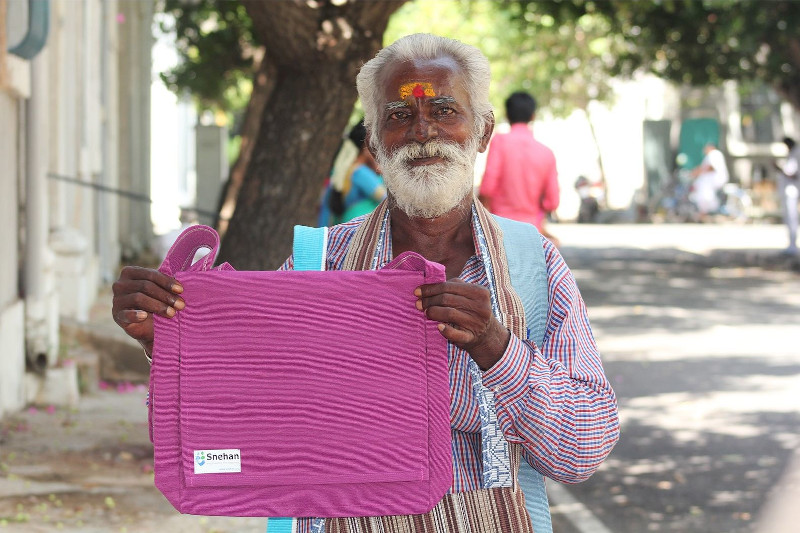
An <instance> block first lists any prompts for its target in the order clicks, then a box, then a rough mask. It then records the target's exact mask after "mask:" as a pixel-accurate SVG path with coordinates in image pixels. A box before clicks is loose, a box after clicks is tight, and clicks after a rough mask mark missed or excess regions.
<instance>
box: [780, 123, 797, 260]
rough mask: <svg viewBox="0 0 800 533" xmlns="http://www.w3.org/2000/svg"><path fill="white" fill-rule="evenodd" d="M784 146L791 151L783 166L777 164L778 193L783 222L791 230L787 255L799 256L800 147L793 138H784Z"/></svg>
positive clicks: (786, 250)
mask: <svg viewBox="0 0 800 533" xmlns="http://www.w3.org/2000/svg"><path fill="white" fill-rule="evenodd" d="M783 144H785V145H786V148H788V149H789V155H788V156H787V157H786V161H785V162H784V163H783V166H780V165H778V164H777V163H776V164H775V167H776V168H777V169H778V191H779V192H780V195H781V206H782V208H783V221H784V223H785V224H786V227H787V228H788V229H789V246H788V248H786V249H785V250H784V252H783V253H784V254H786V255H797V252H798V249H797V225H798V205H797V202H798V197H800V194H799V193H800V146H798V145H797V143H796V142H795V140H794V139H792V138H791V137H784V138H783Z"/></svg>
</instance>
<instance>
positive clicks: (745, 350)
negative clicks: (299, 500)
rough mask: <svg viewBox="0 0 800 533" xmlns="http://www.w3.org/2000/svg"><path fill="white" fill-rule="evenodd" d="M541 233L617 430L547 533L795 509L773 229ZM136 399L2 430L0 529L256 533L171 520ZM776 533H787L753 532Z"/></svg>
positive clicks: (798, 352) (721, 530) (683, 527)
mask: <svg viewBox="0 0 800 533" xmlns="http://www.w3.org/2000/svg"><path fill="white" fill-rule="evenodd" d="M553 231H554V233H556V234H557V235H558V237H560V238H561V240H562V243H563V254H564V256H565V257H566V259H567V261H568V263H569V264H570V265H571V266H572V268H573V271H574V273H575V276H576V278H577V279H578V283H579V285H580V286H581V289H582V291H583V294H584V298H585V300H586V301H587V304H588V306H589V314H590V318H591V320H592V325H593V328H594V330H595V333H596V336H597V339H598V344H599V346H600V349H601V352H602V353H603V356H604V362H605V367H606V370H607V373H608V375H609V377H610V379H611V381H612V384H613V385H614V388H615V390H616V392H617V395H618V397H619V402H620V414H621V419H622V439H621V441H620V443H619V445H618V446H617V447H616V449H615V450H614V451H613V453H612V455H611V457H610V458H609V460H608V461H607V462H606V463H605V464H604V465H603V466H602V467H601V470H600V471H599V472H598V473H597V474H596V475H595V476H594V477H593V478H592V479H590V480H589V481H588V482H586V483H583V484H580V485H577V486H571V487H566V490H567V491H568V492H567V494H568V495H569V496H570V497H571V498H572V499H573V500H574V502H578V503H577V504H576V503H573V502H572V500H569V499H565V498H564V497H563V496H562V497H558V498H556V497H553V498H552V499H553V502H552V503H553V504H554V508H553V510H554V525H555V533H578V532H583V533H589V532H592V533H606V532H607V531H613V532H616V533H641V532H647V531H680V532H684V533H700V532H702V533H738V532H750V531H756V525H755V524H756V522H757V521H758V520H759V519H760V518H761V516H762V514H763V510H764V509H765V507H769V508H772V506H774V508H775V509H776V511H775V513H776V515H777V514H780V513H781V510H782V511H783V512H786V511H787V509H788V512H789V513H792V512H795V513H796V512H797V511H796V508H797V507H800V506H797V505H796V504H795V503H794V502H798V501H800V496H792V495H791V493H790V492H789V491H790V490H796V489H798V488H800V483H798V482H797V479H798V477H800V476H798V475H796V473H797V472H800V460H799V459H795V460H794V463H792V450H793V449H795V448H798V444H800V438H798V434H799V433H800V401H798V398H800V348H798V333H800V328H798V326H800V274H798V271H795V270H792V268H798V267H800V265H798V264H797V263H794V264H792V263H791V262H790V261H787V260H785V259H781V258H779V257H778V256H777V251H778V250H779V249H780V248H781V246H782V245H783V244H784V239H785V236H784V232H783V229H782V228H781V227H780V226H716V225H659V226H650V225H636V226H621V225H613V226H577V225H555V226H554V227H553ZM143 396H144V393H143V391H141V390H137V389H136V388H132V389H123V390H122V391H119V392H117V391H112V390H106V391H100V392H98V393H97V394H96V395H93V396H90V397H85V398H84V399H83V400H82V402H81V405H80V408H79V409H77V410H75V411H69V410H63V409H58V410H55V411H54V412H48V411H47V410H43V409H39V410H37V411H36V412H28V411H25V412H23V413H20V414H19V415H17V416H14V417H9V418H7V419H5V420H3V421H2V423H0V530H8V531H19V532H22V531H24V532H39V531H41V532H47V531H53V530H56V529H58V530H62V531H73V532H77V531H81V532H106V531H120V532H122V531H125V532H128V533H134V532H156V531H158V532H163V531H169V532H172V531H186V532H195V531H200V532H210V531H217V532H239V531H241V532H250V531H253V532H256V531H263V520H258V519H236V518H233V519H226V518H207V517H194V516H181V515H178V514H177V513H176V512H175V511H174V510H173V509H172V508H171V506H170V505H169V504H168V503H167V502H166V501H165V500H164V498H163V497H161V495H160V494H159V493H158V492H157V491H156V490H155V489H154V488H153V486H152V473H151V469H152V448H151V447H150V444H149V442H148V439H147V430H146V425H145V422H146V412H145V410H144V406H143ZM793 465H794V467H793ZM792 483H794V484H795V485H794V486H792ZM776 487H780V488H779V489H777V490H775V492H776V493H777V496H778V497H775V498H773V497H771V496H772V494H771V490H773V489H776ZM554 496H555V494H554ZM780 496H784V497H785V498H788V501H789V503H790V505H789V506H785V505H783V504H784V503H785V501H786V499H782V498H780ZM581 508H585V509H588V511H589V512H591V513H592V516H589V517H588V518H584V519H583V520H581V521H579V522H578V525H577V526H576V525H575V524H573V523H572V522H571V521H570V520H568V519H567V518H568V517H570V518H572V517H576V516H582V517H587V515H586V514H580V511H581ZM589 518H591V519H593V520H594V521H592V520H590V519H589ZM598 521H599V522H598ZM598 523H599V524H600V525H599V527H595V526H597V525H598ZM797 523H800V517H798V518H796V519H795V521H794V522H793V523H792V524H793V525H794V524H797ZM3 528H5V529H3ZM783 531H786V532H787V533H788V531H792V530H790V529H784V530H781V529H779V527H778V526H773V525H768V526H765V527H764V528H762V529H760V530H759V532H758V533H778V532H780V533H783Z"/></svg>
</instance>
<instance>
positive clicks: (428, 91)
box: [112, 34, 619, 533]
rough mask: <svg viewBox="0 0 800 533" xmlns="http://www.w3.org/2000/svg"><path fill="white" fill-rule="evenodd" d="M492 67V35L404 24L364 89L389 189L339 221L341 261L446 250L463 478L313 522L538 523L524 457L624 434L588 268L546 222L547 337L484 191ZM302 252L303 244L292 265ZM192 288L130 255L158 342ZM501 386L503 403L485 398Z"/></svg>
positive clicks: (374, 526)
mask: <svg viewBox="0 0 800 533" xmlns="http://www.w3.org/2000/svg"><path fill="white" fill-rule="evenodd" d="M489 79H490V72H489V62H488V60H487V59H486V57H484V56H483V54H481V53H480V52H479V51H478V50H477V49H475V48H473V47H471V46H467V45H465V44H462V43H460V42H458V41H454V40H451V39H445V38H442V37H436V36H432V35H424V34H418V35H411V36H408V37H404V38H402V39H400V40H398V41H397V42H395V43H394V44H392V45H391V46H388V47H387V48H385V49H383V50H382V51H381V52H379V53H378V54H377V56H376V57H375V58H374V59H372V60H371V61H369V62H368V63H366V64H365V65H364V66H363V68H362V69H361V72H360V73H359V75H358V80H357V85H358V92H359V95H360V97H361V101H362V104H363V107H364V112H365V122H366V126H367V130H368V136H369V137H368V142H369V146H370V147H371V149H372V151H373V152H374V154H375V157H376V159H377V161H378V163H379V165H380V167H381V169H382V170H383V173H384V178H385V182H386V187H387V190H388V197H387V199H386V200H385V201H384V202H383V203H382V204H381V205H379V206H378V207H377V208H376V209H375V210H374V211H373V212H372V213H370V214H368V215H366V216H365V217H360V218H357V219H355V220H353V221H351V222H348V223H345V224H341V225H339V226H334V227H332V228H331V229H330V235H329V241H328V248H327V251H328V259H327V268H328V269H329V270H340V269H350V270H358V269H369V268H381V267H382V266H383V265H385V264H386V263H387V262H389V261H390V260H391V259H392V257H393V256H396V255H398V254H400V253H402V252H404V251H408V250H411V251H414V252H417V253H419V254H421V255H422V256H424V257H426V258H427V259H429V260H431V261H436V262H439V263H441V264H442V265H444V267H445V269H446V272H447V277H448V281H447V282H444V283H438V284H431V285H423V286H421V287H419V288H418V289H417V291H416V295H417V297H418V299H417V302H416V306H417V308H418V309H421V310H424V312H425V313H426V315H427V317H428V318H429V319H431V320H434V321H437V322H438V323H439V330H440V332H441V334H442V335H443V336H444V337H445V338H446V339H447V340H448V347H449V348H448V354H449V359H450V365H449V366H450V389H451V411H450V416H451V428H452V442H453V444H452V446H453V447H452V451H453V456H452V459H453V484H452V488H451V491H450V494H448V495H447V496H446V497H445V498H444V499H443V500H442V501H441V502H440V503H439V504H438V505H437V506H436V507H435V508H434V509H433V511H431V512H430V513H429V514H428V515H423V516H416V517H377V518H369V519H360V520H349V519H328V520H325V521H320V520H312V519H305V520H302V521H301V523H300V525H299V528H298V530H299V531H311V528H314V530H315V531H317V530H319V531H321V530H325V531H347V532H362V531H363V532H367V531H386V532H389V531H397V532H399V531H405V532H411V531H424V532H441V533H445V532H448V533H449V532H454V531H472V532H475V533H478V532H480V533H490V532H496V533H500V532H508V531H515V532H517V531H523V532H525V531H532V528H531V525H530V521H529V519H528V515H527V512H526V511H525V508H524V505H525V503H524V499H523V498H521V493H520V491H519V489H518V487H519V485H518V482H517V477H516V473H517V470H518V467H519V462H520V457H524V458H525V459H526V460H527V462H528V463H530V464H531V465H532V466H533V467H534V468H535V469H536V470H537V471H538V472H540V473H542V474H544V475H546V476H548V477H550V478H552V479H555V480H557V481H560V482H565V483H576V482H580V481H583V480H585V479H587V478H588V477H589V476H590V475H591V474H592V473H593V472H594V471H595V470H596V469H597V467H598V466H599V465H600V463H601V462H602V461H603V460H604V459H605V457H606V456H607V455H608V453H609V452H610V451H611V449H612V447H613V446H614V444H615V443H616V440H617V438H618V435H619V423H618V418H617V407H616V400H615V397H614V393H613V391H612V389H611V386H610V385H609V383H608V381H607V379H606V377H605V375H604V373H603V368H602V364H601V361H600V357H599V354H598V352H597V347H596V345H595V342H594V339H593V337H592V333H591V329H590V327H589V322H588V319H587V316H586V309H585V306H584V303H583V300H582V299H581V296H580V294H579V292H578V287H577V286H576V283H575V280H574V278H573V277H572V274H571V273H570V271H569V269H568V268H567V266H566V264H565V263H564V261H563V259H562V258H561V256H560V255H559V253H558V251H557V249H556V248H555V247H554V246H553V245H552V244H551V243H550V242H549V241H548V240H546V239H544V238H541V237H539V236H538V234H536V233H533V235H534V237H535V241H531V242H530V247H531V248H530V249H532V250H535V249H536V247H538V248H539V249H541V250H542V251H543V252H544V258H545V259H544V262H545V264H546V273H547V274H546V275H547V291H546V292H547V295H548V297H547V300H548V301H547V305H546V306H543V309H544V308H546V329H545V332H546V333H545V335H544V341H543V342H542V344H541V345H537V343H536V342H533V341H531V340H528V339H527V338H526V334H525V327H524V324H525V317H520V316H518V315H519V313H520V312H521V311H520V307H519V305H516V306H515V304H514V302H515V301H516V302H519V298H520V296H522V295H518V294H517V293H516V292H515V290H514V288H513V287H512V286H511V284H510V283H509V281H508V264H507V262H506V261H507V254H506V250H505V249H504V245H503V237H502V231H501V230H500V228H499V226H498V223H497V221H496V220H495V219H494V218H493V217H492V216H491V215H489V214H488V212H487V211H486V210H485V208H483V206H482V205H481V204H480V203H479V202H476V201H475V197H474V193H473V165H474V162H475V158H476V155H477V153H478V152H482V151H484V150H485V149H486V146H487V144H488V142H489V139H490V137H491V133H492V129H493V127H494V118H493V114H492V109H491V105H490V103H489V99H488V96H489V95H488V88H489ZM526 227H527V226H526ZM539 255H540V256H541V253H540V254H539ZM532 257H533V254H531V258H532ZM531 261H533V259H531ZM292 265H293V261H292V258H289V260H288V261H287V262H286V264H285V265H284V267H283V268H287V269H288V268H292ZM181 290H182V289H181V287H180V286H179V285H178V284H177V282H176V281H175V280H174V279H172V278H169V277H166V276H163V275H161V274H159V273H158V272H155V271H152V270H145V269H140V268H135V267H128V268H126V269H124V270H123V272H122V275H121V277H120V279H119V280H118V281H117V282H116V283H115V284H114V305H113V311H112V312H113V314H114V318H115V320H116V321H117V323H118V324H119V325H120V326H121V327H122V328H124V329H125V331H126V332H128V334H130V335H131V336H132V337H134V338H136V339H138V340H139V341H140V342H141V343H142V344H143V346H144V347H145V349H146V351H148V352H151V351H152V343H153V328H152V316H151V314H152V313H158V314H160V315H162V316H166V317H172V316H174V315H175V313H176V312H179V310H181V309H183V308H184V306H185V303H184V302H183V300H181V298H180V296H179V294H180V292H181ZM532 319H533V317H528V320H532ZM476 383H477V384H478V385H479V386H478V387H476V386H475V385H476ZM486 391H491V392H490V393H489V394H490V395H491V399H490V402H489V403H488V404H487V403H483V404H481V405H482V406H486V405H489V406H491V412H489V413H488V414H487V413H486V412H485V411H486V409H480V408H479V404H480V402H482V401H484V400H482V398H484V399H485V394H487V392H486ZM487 417H488V418H490V419H492V420H493V421H494V422H493V424H495V427H496V429H497V431H496V432H495V433H496V435H495V437H494V438H496V439H498V440H499V441H501V444H503V445H504V446H506V449H507V450H508V451H507V455H508V456H510V460H509V461H508V464H507V468H508V469H509V470H510V474H509V476H508V481H507V482H505V483H500V485H501V486H499V487H498V486H497V484H494V485H492V484H491V483H489V484H488V486H487V476H486V472H485V471H484V469H483V466H482V464H483V463H482V461H483V459H482V454H483V452H484V451H486V450H484V447H485V446H486V445H487V442H488V441H487V440H486V438H485V437H486V435H482V432H483V431H482V427H483V425H482V424H483V422H482V420H483V419H484V418H487ZM545 507H546V503H545Z"/></svg>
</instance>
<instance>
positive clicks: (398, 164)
mask: <svg viewBox="0 0 800 533" xmlns="http://www.w3.org/2000/svg"><path fill="white" fill-rule="evenodd" d="M479 143H480V138H479V137H477V136H473V137H470V139H469V140H468V141H467V143H466V145H465V146H463V147H462V146H460V145H459V144H457V143H454V142H446V141H440V140H438V139H432V140H430V141H428V142H426V143H425V144H418V143H413V144H409V145H406V146H402V147H400V148H398V149H397V150H395V151H394V152H393V153H391V154H390V153H387V152H386V149H385V148H384V147H383V146H382V145H380V143H379V145H378V147H377V154H376V157H375V159H376V160H377V162H378V165H379V166H380V168H381V172H382V174H383V180H384V182H385V184H386V189H387V190H388V191H389V193H390V194H391V196H392V198H393V199H394V201H395V203H396V204H397V207H399V208H400V209H401V210H402V211H403V212H404V213H405V214H406V215H408V216H409V217H420V218H435V217H439V216H442V215H444V214H445V213H448V212H450V211H452V210H453V209H454V208H455V207H456V206H458V204H459V203H461V200H463V199H464V197H465V196H467V195H468V194H472V189H473V186H474V179H473V175H474V172H475V171H474V168H475V157H476V156H477V154H478V146H479ZM434 156H438V157H441V158H442V159H444V161H442V162H441V163H435V164H432V165H422V166H411V165H410V164H409V163H410V161H412V160H413V159H418V158H421V157H434Z"/></svg>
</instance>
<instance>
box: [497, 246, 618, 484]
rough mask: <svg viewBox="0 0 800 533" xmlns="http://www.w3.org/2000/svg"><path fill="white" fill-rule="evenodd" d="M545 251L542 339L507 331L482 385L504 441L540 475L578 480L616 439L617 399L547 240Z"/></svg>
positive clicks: (580, 305)
mask: <svg viewBox="0 0 800 533" xmlns="http://www.w3.org/2000/svg"><path fill="white" fill-rule="evenodd" d="M545 252H546V256H547V262H548V277H549V284H550V288H549V300H550V303H549V309H548V321H547V329H546V333H545V339H544V343H543V345H542V347H541V348H540V347H538V346H536V345H535V344H534V343H533V342H530V341H523V340H520V339H519V338H517V337H516V336H514V335H512V336H511V341H510V342H509V345H508V348H507V349H506V352H505V353H504V354H503V357H502V358H501V359H500V361H498V362H497V363H496V364H495V365H494V366H493V367H492V368H490V369H489V370H487V371H486V372H484V374H483V383H484V385H485V386H487V387H489V388H490V389H491V390H493V391H494V395H495V407H496V409H497V419H498V423H499V424H500V427H501V428H502V430H503V433H504V435H505V437H506V439H507V440H508V441H509V442H514V443H518V444H521V445H522V446H523V448H524V450H525V456H526V457H527V459H528V462H529V463H531V465H532V466H533V467H534V468H536V470H538V471H539V472H541V473H542V474H544V475H546V476H548V477H551V478H552V479H555V480H556V481H560V482H562V483H578V482H580V481H584V480H586V479H587V478H588V477H589V476H591V475H592V474H593V473H594V472H595V470H597V468H598V467H599V466H600V463H602V462H603V460H604V459H605V458H606V457H607V456H608V454H609V453H610V452H611V449H612V448H613V447H614V445H615V444H616V442H617V440H618V438H619V418H618V414H617V401H616V397H615V395H614V391H613V390H612V388H611V385H610V384H609V382H608V380H607V379H606V376H605V373H604V371H603V366H602V363H601V361H600V355H599V353H598V351H597V346H596V344H595V341H594V337H593V335H592V331H591V328H590V326H589V320H588V317H587V314H586V306H585V305H584V302H583V299H582V298H581V296H580V293H579V291H578V287H577V284H576V283H575V279H574V278H573V276H572V274H571V272H570V271H569V269H568V268H567V266H566V264H565V263H564V260H563V259H562V258H561V256H560V254H559V253H558V251H557V250H556V249H555V247H554V246H552V245H551V244H550V243H547V244H546V245H545Z"/></svg>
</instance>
